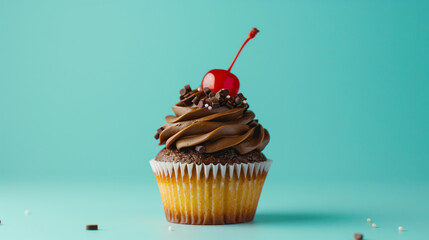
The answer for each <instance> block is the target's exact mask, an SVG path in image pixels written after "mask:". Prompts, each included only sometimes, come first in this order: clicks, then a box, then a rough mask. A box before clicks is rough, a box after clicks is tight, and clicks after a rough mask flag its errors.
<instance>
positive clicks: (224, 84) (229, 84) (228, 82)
mask: <svg viewBox="0 0 429 240" xmlns="http://www.w3.org/2000/svg"><path fill="white" fill-rule="evenodd" d="M258 32H259V30H258V29H256V28H252V30H251V31H250V33H249V35H247V38H246V40H245V41H244V43H243V45H241V48H240V50H238V53H237V55H235V58H234V61H232V63H231V66H229V68H228V70H223V69H213V70H210V71H209V72H208V73H206V75H205V76H204V78H203V81H202V82H201V88H202V89H204V88H206V87H208V88H209V89H210V90H211V91H212V92H218V91H219V90H221V89H222V88H226V89H228V90H229V95H231V97H235V95H237V93H238V90H239V89H240V81H238V78H237V77H236V76H235V75H234V74H232V73H231V68H232V66H234V63H235V61H236V60H237V57H238V55H240V52H241V50H242V49H243V47H244V46H245V45H246V43H247V42H248V41H249V40H250V39H252V38H254V37H255V36H256V34H257V33H258Z"/></svg>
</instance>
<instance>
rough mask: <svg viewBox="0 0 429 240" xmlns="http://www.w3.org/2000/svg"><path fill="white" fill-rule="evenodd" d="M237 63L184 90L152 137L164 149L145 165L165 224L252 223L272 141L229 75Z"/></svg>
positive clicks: (236, 79) (250, 36) (250, 37)
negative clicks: (149, 169) (152, 177)
mask: <svg viewBox="0 0 429 240" xmlns="http://www.w3.org/2000/svg"><path fill="white" fill-rule="evenodd" d="M257 32H258V30H256V29H255V28H254V29H252V31H251V32H250V33H249V35H248V37H247V39H246V41H245V42H244V44H243V46H244V45H245V44H246V43H247V42H248V41H249V40H250V39H252V38H253V37H254V36H255V35H256V33H257ZM243 46H242V47H241V48H240V51H241V49H242V48H243ZM240 51H239V52H238V53H237V56H238V54H239V53H240ZM237 56H236V57H235V59H234V61H233V63H232V64H231V66H230V68H229V69H228V70H221V69H214V70H211V71H209V72H208V73H207V74H206V75H205V76H204V78H203V81H202V83H201V86H200V87H198V88H196V89H192V88H191V87H190V86H189V85H186V86H185V87H184V88H183V89H181V90H180V101H179V102H178V103H176V105H175V106H173V107H172V109H173V112H174V115H170V116H166V117H165V120H166V123H165V124H164V125H162V126H161V127H160V128H159V129H158V130H157V133H156V134H155V138H156V139H158V140H159V144H160V145H164V144H165V148H164V149H162V150H161V151H160V152H159V153H158V155H157V156H156V157H155V159H153V160H151V161H150V165H151V167H152V170H153V172H154V173H155V177H156V180H157V182H158V187H159V190H160V193H161V199H162V203H163V206H164V211H165V216H166V218H167V221H169V222H173V223H182V224H204V225H209V224H233V223H242V222H249V221H252V220H253V218H254V216H255V212H256V208H257V205H258V201H259V196H260V194H261V191H262V187H263V184H264V181H265V178H266V176H267V173H268V170H269V168H270V165H271V162H272V161H271V160H268V159H267V158H266V157H265V156H264V154H262V153H261V151H262V150H263V149H264V148H265V146H266V145H267V144H268V142H269V140H270V135H269V133H268V131H267V130H266V129H265V128H263V127H262V125H261V124H259V122H258V120H256V119H255V114H254V113H253V112H252V111H251V110H249V104H248V103H247V99H246V98H245V97H244V95H243V94H242V93H239V86H240V83H239V81H238V78H237V77H236V76H235V75H234V74H232V73H231V72H230V70H231V68H232V66H233V64H234V62H235V60H236V59H237Z"/></svg>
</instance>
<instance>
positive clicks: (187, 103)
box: [155, 85, 249, 138]
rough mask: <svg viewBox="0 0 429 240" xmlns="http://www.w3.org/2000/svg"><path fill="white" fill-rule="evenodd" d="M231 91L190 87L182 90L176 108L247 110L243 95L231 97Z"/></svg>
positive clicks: (156, 136) (157, 136)
mask: <svg viewBox="0 0 429 240" xmlns="http://www.w3.org/2000/svg"><path fill="white" fill-rule="evenodd" d="M229 93H230V92H229V90H228V89H226V88H223V89H221V90H219V91H218V92H212V91H211V90H210V89H209V88H207V87H206V88H204V89H203V90H201V89H194V90H192V89H191V87H190V86H189V85H186V86H185V87H184V88H182V89H180V101H179V102H178V103H176V106H180V107H196V108H204V107H210V109H213V108H219V107H222V106H226V107H228V108H231V109H232V108H244V109H246V110H247V108H249V105H248V104H247V102H246V99H247V98H245V97H244V95H243V94H242V93H239V94H237V96H235V97H231V96H230V95H229ZM155 138H159V134H157V135H155Z"/></svg>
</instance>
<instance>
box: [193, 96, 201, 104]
mask: <svg viewBox="0 0 429 240" xmlns="http://www.w3.org/2000/svg"><path fill="white" fill-rule="evenodd" d="M199 101H200V99H199V98H198V97H195V98H194V99H192V103H193V104H195V105H197V104H198V102H199Z"/></svg>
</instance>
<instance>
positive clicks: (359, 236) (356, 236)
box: [354, 233, 363, 240]
mask: <svg viewBox="0 0 429 240" xmlns="http://www.w3.org/2000/svg"><path fill="white" fill-rule="evenodd" d="M354 237H355V239H356V240H362V239H363V235H362V234H361V233H355V235H354Z"/></svg>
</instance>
